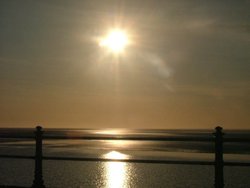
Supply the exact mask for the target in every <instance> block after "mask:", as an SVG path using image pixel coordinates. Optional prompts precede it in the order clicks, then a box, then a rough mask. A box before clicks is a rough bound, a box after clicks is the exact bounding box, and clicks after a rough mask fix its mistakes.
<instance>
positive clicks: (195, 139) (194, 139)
mask: <svg viewBox="0 0 250 188" xmlns="http://www.w3.org/2000/svg"><path fill="white" fill-rule="evenodd" d="M0 138H9V139H34V138H35V136H27V135H26V136H25V135H11V134H9V135H6V134H4V135H1V134H0ZM43 139H49V140H64V139H69V140H70V139H71V140H74V139H75V140H131V141H192V142H214V140H215V137H214V136H212V135H211V137H194V136H185V137H182V136H176V137H175V136H167V137H151V136H149V137H139V136H79V135H76V136H74V135H73V136H66V135H64V136H50V135H44V136H43ZM223 142H247V143H248V142H249V143H250V138H229V137H228V138H227V137H224V138H223Z"/></svg>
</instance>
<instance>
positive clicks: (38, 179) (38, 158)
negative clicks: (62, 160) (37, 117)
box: [32, 126, 45, 188]
mask: <svg viewBox="0 0 250 188" xmlns="http://www.w3.org/2000/svg"><path fill="white" fill-rule="evenodd" d="M42 135H43V131H42V127H40V126H37V127H36V131H35V139H36V154H35V176H34V181H33V185H32V188H45V186H44V182H43V169H42V159H43V151H42V144H43V143H42Z"/></svg>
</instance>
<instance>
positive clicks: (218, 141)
mask: <svg viewBox="0 0 250 188" xmlns="http://www.w3.org/2000/svg"><path fill="white" fill-rule="evenodd" d="M214 135H215V163H214V169H215V182H214V187H215V188H223V187H224V174H223V168H224V161H223V132H222V127H216V128H215V133H214Z"/></svg>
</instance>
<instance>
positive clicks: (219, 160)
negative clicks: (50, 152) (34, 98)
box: [0, 126, 250, 188]
mask: <svg viewBox="0 0 250 188" xmlns="http://www.w3.org/2000/svg"><path fill="white" fill-rule="evenodd" d="M222 130H223V129H222V127H216V128H215V132H214V133H213V135H214V136H213V137H210V138H205V137H178V136H177V137H174V136H171V137H169V136H168V137H146V138H145V137H144V138H142V137H137V136H126V137H123V136H118V137H117V136H81V135H75V136H43V130H42V127H40V126H38V127H36V131H35V137H34V136H23V135H18V134H15V135H6V134H0V138H17V139H31V138H32V139H34V138H35V141H36V153H35V156H22V155H3V154H2V155H0V158H11V159H34V160H35V172H34V180H33V185H32V188H45V185H44V180H43V171H42V170H43V168H42V162H43V160H70V161H99V162H110V161H112V162H127V163H155V164H187V165H213V166H214V169H215V173H214V187H215V188H223V187H224V175H223V168H224V166H250V163H248V162H224V160H223V143H224V142H247V143H250V138H224V137H223V135H224V133H223V132H222ZM43 139H83V140H141V141H191V142H192V141H195V142H214V144H215V147H214V148H215V150H214V151H215V160H214V162H211V161H181V160H178V161H177V160H150V159H106V158H87V157H45V156H43V152H42V146H43V144H42V141H43ZM0 187H6V188H7V187H12V188H14V187H16V188H18V187H19V188H21V186H3V185H2V186H1V185H0Z"/></svg>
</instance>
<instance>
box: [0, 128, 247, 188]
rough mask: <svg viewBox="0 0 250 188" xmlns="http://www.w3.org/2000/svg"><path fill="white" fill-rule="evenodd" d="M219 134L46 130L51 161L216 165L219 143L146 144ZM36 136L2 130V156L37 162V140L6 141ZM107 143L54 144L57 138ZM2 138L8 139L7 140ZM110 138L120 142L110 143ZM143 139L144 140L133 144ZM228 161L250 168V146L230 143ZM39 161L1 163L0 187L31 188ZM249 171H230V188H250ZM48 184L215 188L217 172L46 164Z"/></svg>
mask: <svg viewBox="0 0 250 188" xmlns="http://www.w3.org/2000/svg"><path fill="white" fill-rule="evenodd" d="M213 132H214V131H213V130H159V129H145V130H143V129H140V130H137V129H83V130H78V129H45V130H44V133H43V135H44V136H45V137H46V138H48V139H44V140H43V155H44V156H45V157H65V158H66V157H74V158H76V157H77V158H78V157H79V158H81V157H84V158H101V159H139V160H140V159H142V160H155V161H159V160H173V161H214V143H213V142H195V141H191V142H187V141H185V142H183V141H162V140H160V141H154V140H150V139H147V140H146V141H145V140H144V141H143V138H164V137H194V138H211V137H213V136H214V135H213ZM224 133H225V134H224V137H229V138H230V137H232V138H249V137H250V131H248V130H244V131H242V130H228V131H225V132H224ZM6 135H12V136H15V135H22V136H23V137H25V136H28V137H29V136H32V135H34V130H33V129H3V128H1V129H0V155H19V156H20V155H21V156H33V155H34V153H35V142H34V140H33V139H13V138H3V137H6ZM54 136H55V137H60V136H61V137H68V138H74V137H88V138H90V137H102V138H103V139H101V140H97V139H49V138H52V137H54ZM1 137H2V138H1ZM105 137H114V138H116V139H115V140H108V139H105ZM131 137H139V138H141V139H140V140H129V139H127V138H131ZM224 153H225V154H224V160H225V161H227V162H250V143H241V142H239V143H224ZM34 166H35V165H34V160H32V159H13V158H0V187H1V186H3V185H7V186H24V187H30V186H31V185H32V182H33V178H34ZM249 177H250V167H249V166H240V167H239V166H225V167H224V182H225V187H226V188H238V187H239V188H241V187H242V188H248V187H250V178H249ZM43 179H44V184H45V186H46V187H51V188H189V187H190V188H212V187H214V166H212V165H191V164H188V165H187V164H185V165H183V164H161V163H136V162H112V161H102V162H100V161H71V160H60V161H59V160H44V161H43Z"/></svg>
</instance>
